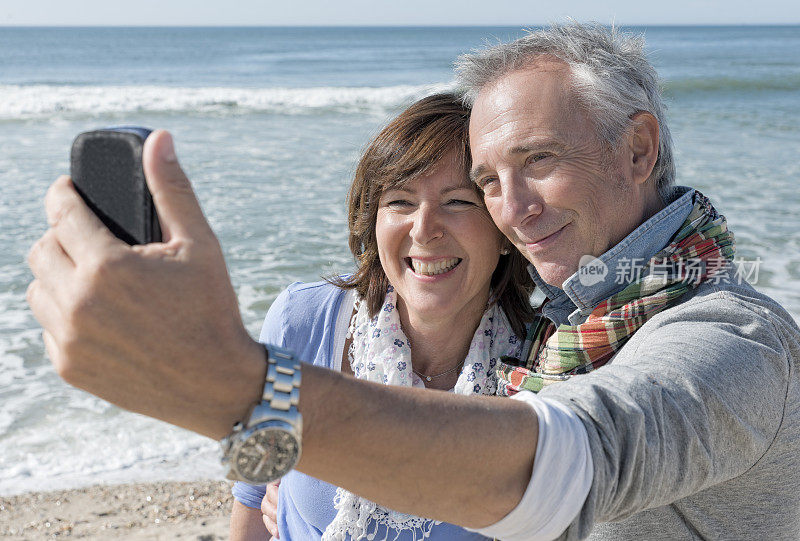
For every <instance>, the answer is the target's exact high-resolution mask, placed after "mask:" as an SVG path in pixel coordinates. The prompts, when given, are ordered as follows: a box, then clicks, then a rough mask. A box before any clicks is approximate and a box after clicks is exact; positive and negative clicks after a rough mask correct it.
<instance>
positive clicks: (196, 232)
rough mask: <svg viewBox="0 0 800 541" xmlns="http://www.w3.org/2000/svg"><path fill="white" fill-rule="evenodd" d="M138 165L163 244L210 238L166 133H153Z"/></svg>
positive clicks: (194, 197) (147, 141)
mask: <svg viewBox="0 0 800 541" xmlns="http://www.w3.org/2000/svg"><path fill="white" fill-rule="evenodd" d="M142 165H143V167H144V176H145V178H146V179H147V187H148V188H149V189H150V193H151V194H152V196H153V202H154V203H155V206H156V212H157V213H158V220H159V222H160V224H161V231H162V236H163V241H164V242H168V241H169V240H171V239H173V238H175V237H186V238H198V237H201V236H204V235H207V234H210V233H211V234H213V233H212V232H211V227H210V226H209V225H208V222H207V221H206V218H205V216H204V215H203V210H202V209H201V208H200V203H199V202H198V201H197V197H196V196H195V194H194V191H193V190H192V185H191V183H190V182H189V179H188V178H186V174H184V172H183V170H182V169H181V166H180V164H179V163H178V158H177V157H176V156H175V148H174V146H173V144H172V136H171V135H170V134H169V132H167V131H164V130H157V131H154V132H153V133H151V134H150V135H149V136H148V138H147V139H146V140H145V142H144V150H143V153H142Z"/></svg>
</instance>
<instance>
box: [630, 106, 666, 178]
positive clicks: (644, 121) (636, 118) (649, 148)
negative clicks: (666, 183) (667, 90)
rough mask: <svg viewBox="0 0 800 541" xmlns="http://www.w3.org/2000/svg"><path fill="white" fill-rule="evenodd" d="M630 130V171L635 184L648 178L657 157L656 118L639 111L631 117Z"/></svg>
mask: <svg viewBox="0 0 800 541" xmlns="http://www.w3.org/2000/svg"><path fill="white" fill-rule="evenodd" d="M631 122H632V131H631V132H630V134H629V136H628V143H629V145H630V159H631V163H630V165H631V171H632V173H633V180H634V182H636V183H637V184H642V183H644V182H645V181H646V180H647V179H649V178H650V174H651V173H652V172H653V167H654V166H655V164H656V159H657V158H658V141H659V140H658V120H657V119H656V117H654V116H653V115H651V114H650V113H646V112H644V111H640V112H638V113H636V114H635V115H633V116H632V117H631Z"/></svg>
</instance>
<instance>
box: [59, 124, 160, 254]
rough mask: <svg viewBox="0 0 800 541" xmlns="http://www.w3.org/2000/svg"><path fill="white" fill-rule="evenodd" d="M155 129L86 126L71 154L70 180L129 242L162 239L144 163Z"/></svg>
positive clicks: (73, 144) (82, 195) (112, 227)
mask: <svg viewBox="0 0 800 541" xmlns="http://www.w3.org/2000/svg"><path fill="white" fill-rule="evenodd" d="M150 132H151V130H148V129H147V128H141V127H138V126H120V127H113V128H104V129H100V130H94V131H89V132H84V133H81V134H80V135H78V136H77V137H76V138H75V141H73V143H72V152H71V155H70V172H71V175H72V182H73V184H74V185H75V188H76V189H77V191H78V193H79V194H80V195H81V197H83V200H84V201H86V204H87V205H88V206H89V208H91V209H92V211H93V212H94V213H95V214H96V215H97V217H98V218H100V220H102V222H103V223H104V224H105V225H106V227H108V228H109V229H110V230H111V232H112V233H114V234H115V235H116V236H117V237H119V238H120V239H122V240H124V241H125V242H127V243H128V244H131V245H133V244H149V243H151V242H161V226H160V225H159V223H158V215H157V214H156V209H155V205H154V204H153V197H152V196H151V195H150V190H148V189H147V182H146V181H145V178H144V169H143V168H142V149H143V147H144V141H145V139H147V136H148V135H150Z"/></svg>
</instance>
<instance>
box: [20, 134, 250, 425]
mask: <svg viewBox="0 0 800 541" xmlns="http://www.w3.org/2000/svg"><path fill="white" fill-rule="evenodd" d="M143 163H144V170H145V176H146V177H147V183H148V186H149V188H150V192H151V193H152V195H153V200H154V202H155V205H156V209H157V211H158V216H159V220H160V222H161V228H162V232H163V238H164V241H163V242H161V243H154V244H148V245H141V246H128V245H127V244H125V243H124V242H122V241H120V240H119V239H117V238H116V237H114V236H113V235H112V234H111V232H110V231H109V230H108V229H107V228H106V227H105V226H104V225H103V224H102V222H101V221H100V220H99V219H98V218H97V217H96V216H95V215H94V214H93V213H92V212H91V210H90V209H89V208H88V207H87V206H86V205H85V203H84V202H83V200H82V199H81V197H80V196H79V195H78V193H77V192H76V191H75V188H74V186H73V184H72V181H71V180H70V179H69V177H61V178H59V179H58V180H56V182H55V183H54V184H53V185H52V186H51V187H50V189H49V190H48V192H47V197H46V200H45V206H46V210H47V219H48V223H49V225H50V229H48V231H47V232H46V233H45V234H44V235H43V236H42V238H41V239H39V240H38V241H37V242H36V243H35V244H34V246H33V248H32V249H31V252H30V255H29V256H28V263H29V265H30V267H31V270H32V271H33V274H34V277H35V279H34V281H33V282H32V283H31V284H30V286H29V287H28V293H27V299H28V303H29V304H30V306H31V309H32V310H33V313H34V315H35V316H36V319H37V320H38V321H39V323H41V325H42V327H43V328H44V333H43V337H44V342H45V347H46V349H47V353H48V355H49V356H50V360H51V362H52V363H53V365H54V366H55V368H56V371H57V372H58V374H59V375H60V376H61V377H62V378H64V379H65V380H66V381H67V382H68V383H71V384H72V385H75V386H76V387H80V388H82V389H85V390H87V391H89V392H90V393H92V394H95V395H97V396H99V397H101V398H104V399H106V400H108V401H110V402H113V403H115V404H117V405H119V406H121V407H123V408H126V409H129V410H132V411H136V412H139V413H143V414H145V415H149V416H151V417H156V418H158V419H162V420H164V421H167V422H170V423H172V424H175V425H178V426H182V427H184V428H188V429H190V430H193V431H195V432H199V433H201V434H204V435H206V436H210V437H212V438H214V439H219V438H221V437H222V436H224V435H226V434H227V433H228V432H229V431H230V430H231V427H232V425H233V423H234V422H235V421H237V420H240V419H241V418H242V417H243V416H244V415H245V413H246V411H247V408H248V405H249V404H252V403H254V402H257V401H258V399H259V393H260V391H261V386H262V382H263V377H264V370H265V363H264V352H263V349H262V348H261V346H259V344H258V343H256V342H255V341H253V340H252V339H251V338H250V336H249V335H248V333H247V331H246V329H245V328H244V325H243V323H242V320H241V316H240V314H239V308H238V303H237V300H236V295H235V293H234V291H233V287H232V286H231V283H230V278H229V276H228V272H227V269H226V267H225V261H224V258H223V256H222V251H221V249H220V246H219V242H218V241H217V239H216V237H215V236H214V233H213V232H212V231H211V228H210V226H209V225H208V222H207V221H206V219H205V217H204V216H203V212H202V210H201V209H200V205H199V204H198V202H197V199H196V198H195V195H194V192H193V191H192V187H191V185H190V183H189V181H188V179H187V178H186V176H185V175H184V173H183V171H182V170H181V168H180V165H179V164H178V161H177V158H176V157H175V152H174V149H173V145H172V138H171V137H170V135H169V134H168V133H167V132H165V131H158V132H154V133H153V134H151V135H150V137H148V138H147V141H146V142H145V147H144V154H143Z"/></svg>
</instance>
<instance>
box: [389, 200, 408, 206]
mask: <svg viewBox="0 0 800 541" xmlns="http://www.w3.org/2000/svg"><path fill="white" fill-rule="evenodd" d="M409 205H411V201H408V200H406V199H392V200H391V201H387V202H386V206H387V207H407V206H409Z"/></svg>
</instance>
